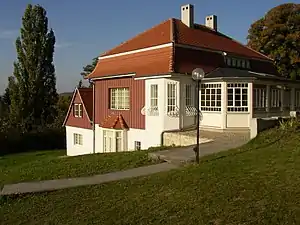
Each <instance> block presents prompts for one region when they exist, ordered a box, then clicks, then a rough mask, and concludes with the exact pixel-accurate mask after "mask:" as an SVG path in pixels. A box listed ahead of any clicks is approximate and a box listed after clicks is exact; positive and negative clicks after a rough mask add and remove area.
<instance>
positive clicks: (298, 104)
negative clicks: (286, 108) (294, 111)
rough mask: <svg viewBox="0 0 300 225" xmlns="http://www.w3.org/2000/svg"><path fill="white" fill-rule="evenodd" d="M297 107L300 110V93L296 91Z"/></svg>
mask: <svg viewBox="0 0 300 225" xmlns="http://www.w3.org/2000/svg"><path fill="white" fill-rule="evenodd" d="M295 106H296V108H300V91H295Z"/></svg>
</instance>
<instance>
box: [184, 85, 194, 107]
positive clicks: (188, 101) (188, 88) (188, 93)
mask: <svg viewBox="0 0 300 225" xmlns="http://www.w3.org/2000/svg"><path fill="white" fill-rule="evenodd" d="M185 106H187V107H191V106H193V99H192V85H191V84H186V85H185Z"/></svg>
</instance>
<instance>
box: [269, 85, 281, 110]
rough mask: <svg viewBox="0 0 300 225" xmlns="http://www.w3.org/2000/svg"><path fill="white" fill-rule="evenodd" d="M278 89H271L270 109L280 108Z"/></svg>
mask: <svg viewBox="0 0 300 225" xmlns="http://www.w3.org/2000/svg"><path fill="white" fill-rule="evenodd" d="M280 92H281V91H280V89H271V107H272V108H278V107H280V106H281V93H280Z"/></svg>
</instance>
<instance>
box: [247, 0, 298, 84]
mask: <svg viewBox="0 0 300 225" xmlns="http://www.w3.org/2000/svg"><path fill="white" fill-rule="evenodd" d="M247 39H248V46H249V47H251V48H253V49H254V50H256V51H259V52H261V53H263V54H265V55H267V56H269V57H270V58H272V59H273V60H274V63H275V65H276V66H277V69H278V71H279V73H280V74H282V75H283V76H285V77H290V78H292V79H299V78H300V42H299V40H300V4H293V3H288V4H282V5H279V6H277V7H274V8H273V9H271V10H270V11H269V12H267V14H266V15H265V16H264V17H263V18H261V19H259V20H257V21H256V22H254V23H253V24H252V25H251V27H250V29H249V32H248V37H247Z"/></svg>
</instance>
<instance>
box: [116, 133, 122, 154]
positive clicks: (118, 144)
mask: <svg viewBox="0 0 300 225" xmlns="http://www.w3.org/2000/svg"><path fill="white" fill-rule="evenodd" d="M120 151H122V133H121V131H116V152H120Z"/></svg>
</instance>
